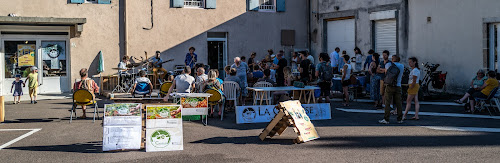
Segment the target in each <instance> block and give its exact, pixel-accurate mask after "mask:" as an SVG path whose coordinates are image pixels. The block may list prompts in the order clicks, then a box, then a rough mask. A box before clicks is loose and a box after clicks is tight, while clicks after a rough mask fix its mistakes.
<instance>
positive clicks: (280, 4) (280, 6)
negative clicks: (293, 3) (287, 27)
mask: <svg viewBox="0 0 500 163" xmlns="http://www.w3.org/2000/svg"><path fill="white" fill-rule="evenodd" d="M285 10H286V3H285V0H276V11H277V12H285Z"/></svg>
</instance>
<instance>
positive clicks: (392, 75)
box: [384, 62, 400, 87]
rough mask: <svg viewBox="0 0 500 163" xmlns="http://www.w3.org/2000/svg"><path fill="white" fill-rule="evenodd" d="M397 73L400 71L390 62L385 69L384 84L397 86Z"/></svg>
mask: <svg viewBox="0 0 500 163" xmlns="http://www.w3.org/2000/svg"><path fill="white" fill-rule="evenodd" d="M399 73H400V70H399V68H398V66H396V65H395V64H394V63H392V62H391V66H390V67H389V68H388V69H387V72H386V74H385V79H384V83H385V84H387V85H389V86H394V87H395V86H397V84H398V76H399Z"/></svg>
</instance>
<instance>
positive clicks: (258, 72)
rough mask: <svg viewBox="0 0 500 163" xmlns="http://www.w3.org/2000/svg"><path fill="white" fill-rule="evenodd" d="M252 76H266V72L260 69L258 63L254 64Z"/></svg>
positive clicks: (258, 77)
mask: <svg viewBox="0 0 500 163" xmlns="http://www.w3.org/2000/svg"><path fill="white" fill-rule="evenodd" d="M252 77H253V78H256V79H260V78H263V77H264V73H263V72H262V71H261V70H260V67H259V66H258V65H254V66H253V72H252Z"/></svg>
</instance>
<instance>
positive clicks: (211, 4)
mask: <svg viewBox="0 0 500 163" xmlns="http://www.w3.org/2000/svg"><path fill="white" fill-rule="evenodd" d="M205 1H206V2H205V8H206V9H215V7H217V0H205Z"/></svg>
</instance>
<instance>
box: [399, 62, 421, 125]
mask: <svg viewBox="0 0 500 163" xmlns="http://www.w3.org/2000/svg"><path fill="white" fill-rule="evenodd" d="M408 65H410V67H411V69H412V70H411V72H410V76H409V80H408V84H409V88H408V98H407V99H406V110H405V114H404V115H403V120H404V119H406V115H407V114H408V111H409V110H410V108H411V101H412V100H414V99H415V116H414V117H412V118H410V120H419V118H418V111H419V109H420V104H419V102H418V90H419V89H420V85H419V80H420V70H419V68H418V59H417V58H416V57H411V58H409V59H408Z"/></svg>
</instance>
